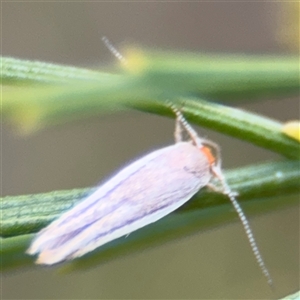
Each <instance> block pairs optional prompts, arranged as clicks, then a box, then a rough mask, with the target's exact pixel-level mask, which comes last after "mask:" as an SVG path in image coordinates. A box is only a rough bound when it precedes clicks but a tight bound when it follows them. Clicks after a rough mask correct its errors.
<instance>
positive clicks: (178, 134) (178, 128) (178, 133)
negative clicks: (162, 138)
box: [174, 116, 183, 143]
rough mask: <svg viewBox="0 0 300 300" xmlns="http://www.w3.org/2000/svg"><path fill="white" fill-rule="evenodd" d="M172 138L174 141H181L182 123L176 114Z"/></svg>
mask: <svg viewBox="0 0 300 300" xmlns="http://www.w3.org/2000/svg"><path fill="white" fill-rule="evenodd" d="M174 138H175V142H176V143H179V142H182V140H183V138H182V124H181V121H180V119H179V118H178V116H177V117H176V122H175V131H174Z"/></svg>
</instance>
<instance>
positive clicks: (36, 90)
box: [1, 49, 300, 270]
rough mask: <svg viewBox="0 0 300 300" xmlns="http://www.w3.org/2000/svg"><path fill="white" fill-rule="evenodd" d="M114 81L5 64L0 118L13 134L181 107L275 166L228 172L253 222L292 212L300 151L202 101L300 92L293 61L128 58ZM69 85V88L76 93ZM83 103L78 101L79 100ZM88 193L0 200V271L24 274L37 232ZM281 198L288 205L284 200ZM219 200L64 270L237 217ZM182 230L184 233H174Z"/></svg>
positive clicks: (190, 208) (202, 197)
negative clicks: (263, 153)
mask: <svg viewBox="0 0 300 300" xmlns="http://www.w3.org/2000/svg"><path fill="white" fill-rule="evenodd" d="M126 57H127V58H128V60H127V64H126V66H125V68H124V69H122V70H119V71H118V72H116V73H105V72H101V71H92V70H84V69H80V68H74V67H66V66H59V65H53V64H47V63H41V62H34V61H23V60H18V59H13V58H6V57H2V58H1V67H2V73H1V80H2V91H3V93H2V116H3V120H5V121H7V122H10V123H11V124H13V125H14V126H15V127H16V128H17V129H19V131H21V132H25V133H30V132H32V131H35V130H38V129H41V128H43V127H47V126H53V125H59V124H63V123H66V122H68V121H70V120H74V119H79V118H83V117H88V116H91V115H93V114H100V113H101V114H103V113H107V112H109V111H110V112H111V111H113V112H117V111H123V110H125V109H128V108H129V107H130V108H134V109H139V110H143V111H148V112H152V113H156V114H162V115H167V116H172V113H171V111H170V110H169V108H168V105H167V104H166V102H165V100H168V101H171V102H174V103H178V105H180V106H181V105H182V104H183V105H182V106H183V107H182V111H183V113H184V115H185V116H186V118H187V119H188V120H190V121H191V122H192V123H195V124H198V125H201V126H204V127H208V128H211V129H214V130H218V131H220V132H222V133H225V134H228V135H230V136H233V137H236V138H240V139H243V140H245V141H248V142H251V143H253V144H255V145H257V146H260V147H264V148H266V149H269V150H272V151H274V152H277V153H279V154H281V155H282V156H283V159H282V160H281V161H272V162H267V163H263V164H258V165H253V166H248V167H244V168H241V169H235V170H231V171H227V172H226V173H225V174H226V177H227V179H228V182H229V184H230V186H231V187H232V189H233V190H235V191H237V192H238V193H239V200H240V201H245V204H244V205H245V206H247V207H248V209H247V212H249V211H250V213H253V214H257V213H262V212H264V211H269V210H274V209H278V208H282V207H284V206H288V205H292V204H293V203H295V201H296V200H295V197H289V196H292V195H294V194H296V193H299V190H300V187H299V180H300V168H299V164H300V161H299V156H300V151H299V145H300V144H299V142H298V141H296V140H293V139H290V138H289V137H287V136H286V135H285V134H283V133H282V124H281V123H280V122H277V121H274V120H270V119H267V118H265V117H263V116H258V115H255V114H252V113H250V112H245V111H242V110H239V109H236V108H232V107H230V106H228V105H221V104H217V103H215V102H210V101H207V100H204V99H217V100H218V101H222V102H223V103H225V102H226V103H235V102H236V101H238V100H240V99H243V98H247V99H250V98H252V99H262V98H264V97H279V96H284V95H288V94H296V93H298V92H299V58H298V57H284V56H260V57H257V56H246V55H244V56H237V55H206V54H205V55H204V54H183V53H173V52H172V53H166V52H151V51H139V50H136V49H131V50H130V51H129V54H128V55H127V56H126ZM74 86H75V87H74ZM83 99H84V100H83ZM89 192H90V189H89V188H88V189H84V190H71V191H55V192H51V193H47V194H36V195H25V196H16V197H12V196H7V197H4V198H2V199H1V216H2V218H1V257H2V269H3V270H6V269H12V268H13V269H16V268H18V267H21V266H29V265H31V264H32V261H33V259H32V258H31V257H29V256H27V255H25V250H26V248H27V247H28V245H29V243H30V240H31V238H32V236H33V234H34V233H35V232H37V231H38V230H40V229H41V228H43V227H44V226H46V225H47V224H49V223H50V222H51V221H52V220H53V219H54V218H55V217H57V216H58V215H60V214H61V213H62V212H63V211H65V210H67V209H68V208H69V207H71V206H72V205H74V204H75V203H76V202H78V201H80V200H81V199H82V198H83V197H84V196H85V195H86V194H87V193H89ZM283 197H284V201H283V200H282V199H283ZM228 202H229V201H228V200H227V199H226V197H224V196H223V195H219V194H216V193H212V192H209V191H207V190H204V191H202V190H201V193H198V195H196V196H195V197H194V199H193V201H190V202H189V203H187V205H185V206H184V207H183V208H182V209H180V210H178V211H177V212H176V213H174V214H171V215H170V216H168V217H166V218H164V219H163V220H161V221H159V222H157V223H155V224H152V225H150V226H147V227H145V228H143V229H142V230H139V231H137V232H136V233H135V234H132V235H130V236H129V237H128V238H127V239H118V240H116V241H113V242H111V243H109V244H107V245H104V246H103V247H101V249H99V251H95V252H93V253H92V254H91V255H87V256H85V257H83V258H82V259H79V260H76V261H74V262H73V263H72V264H69V265H67V266H65V267H66V268H82V267H83V268H86V267H88V266H90V265H93V264H95V261H97V262H103V261H107V260H110V259H114V258H116V257H118V256H122V255H125V254H129V253H132V252H134V251H138V250H140V249H141V248H146V247H149V246H153V245H156V244H159V243H163V242H166V241H167V240H171V239H174V238H178V237H181V236H185V235H187V234H191V233H193V232H196V231H198V230H200V229H205V228H208V227H212V226H216V225H218V224H224V223H225V222H228V221H230V220H232V219H233V218H235V217H236V215H235V213H234V212H232V211H231V206H230V204H229V203H228ZM179 228H180V230H179Z"/></svg>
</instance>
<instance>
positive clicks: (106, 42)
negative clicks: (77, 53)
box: [102, 36, 127, 64]
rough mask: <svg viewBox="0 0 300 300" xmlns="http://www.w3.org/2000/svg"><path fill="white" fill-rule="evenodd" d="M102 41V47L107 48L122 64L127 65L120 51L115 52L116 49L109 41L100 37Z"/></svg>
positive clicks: (104, 37)
mask: <svg viewBox="0 0 300 300" xmlns="http://www.w3.org/2000/svg"><path fill="white" fill-rule="evenodd" d="M102 41H103V43H104V45H105V46H106V47H107V49H108V50H109V51H110V52H111V53H112V54H113V55H114V56H115V57H116V58H117V59H118V60H119V61H120V62H122V63H124V64H127V60H126V59H125V57H124V56H123V55H122V54H121V52H120V51H118V50H117V48H116V47H115V46H114V45H113V44H112V43H111V42H110V41H109V39H108V38H107V37H106V36H103V37H102Z"/></svg>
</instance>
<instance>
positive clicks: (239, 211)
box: [213, 167, 273, 289]
mask: <svg viewBox="0 0 300 300" xmlns="http://www.w3.org/2000/svg"><path fill="white" fill-rule="evenodd" d="M213 171H214V173H215V174H216V176H217V177H218V179H219V180H220V181H221V183H222V185H223V192H224V194H226V195H227V196H228V198H229V200H230V202H231V203H232V205H233V207H234V209H235V211H236V212H237V214H238V216H239V219H240V221H241V222H242V225H243V227H244V231H245V233H246V235H247V238H248V241H249V243H250V247H251V249H252V252H253V254H254V256H255V259H256V261H257V263H258V265H259V267H260V269H261V271H262V273H263V274H264V276H265V277H266V278H267V281H268V284H269V286H270V287H271V288H272V289H273V280H272V278H271V275H270V273H269V271H268V269H267V267H266V265H265V262H264V260H263V258H262V255H261V253H260V251H259V249H258V246H257V243H256V241H255V238H254V234H253V231H252V229H251V227H250V224H249V221H248V219H247V218H246V215H245V214H244V212H243V210H242V208H241V206H240V204H239V203H238V201H237V200H236V198H235V195H236V193H234V192H233V191H232V190H231V189H230V187H229V186H228V184H227V182H226V180H225V178H224V176H223V174H222V172H220V168H218V167H217V169H216V168H214V170H213Z"/></svg>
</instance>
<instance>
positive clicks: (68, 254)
mask: <svg viewBox="0 0 300 300" xmlns="http://www.w3.org/2000/svg"><path fill="white" fill-rule="evenodd" d="M172 109H173V110H174V112H175V113H176V116H177V119H176V128H175V141H176V143H175V144H174V145H171V146H168V147H165V148H162V149H159V150H156V151H154V152H151V153H149V154H148V155H146V156H144V157H142V158H140V159H138V160H137V161H135V162H133V163H132V164H130V165H129V166H127V167H125V168H124V169H123V170H121V171H120V172H119V173H117V174H116V175H115V176H114V177H112V178H111V179H110V180H108V181H107V182H106V183H105V184H103V185H102V186H100V187H99V188H98V189H97V190H96V191H95V192H94V193H92V194H91V195H90V196H88V197H87V198H86V199H84V200H83V201H82V202H81V203H79V204H78V205H76V206H75V207H73V208H72V209H70V210H69V211H67V212H65V213H64V214H62V215H61V216H60V217H59V218H58V219H57V220H55V221H53V222H52V223H51V224H50V225H48V226H47V227H46V228H44V229H43V230H41V231H40V232H39V233H38V234H37V236H36V237H35V239H34V240H33V242H32V244H31V246H30V248H29V249H28V250H27V253H29V254H37V255H38V258H37V261H36V262H37V263H38V264H45V265H52V264H55V263H59V262H62V261H65V260H71V259H74V258H76V257H80V256H82V255H84V254H86V253H88V252H90V251H92V250H94V249H95V248H97V247H100V246H101V245H103V244H105V243H108V242H109V241H112V240H114V239H117V238H119V237H122V236H126V235H128V234H129V233H131V232H133V231H135V230H137V229H139V228H142V227H144V226H146V225H148V224H150V223H153V222H156V221H157V220H159V219H161V218H163V217H164V216H166V215H168V214H169V213H171V212H172V211H174V210H175V209H177V208H178V207H180V206H181V205H183V204H184V203H185V202H187V201H188V200H189V199H191V197H192V196H193V195H195V194H196V193H197V192H198V191H199V190H200V189H201V188H203V187H204V186H210V187H212V188H214V189H217V188H216V187H214V186H213V185H212V183H211V181H212V179H214V178H216V179H218V180H219V181H220V183H221V185H222V189H221V191H220V190H219V191H220V192H222V193H223V194H226V195H227V196H228V198H229V199H230V201H231V202H232V204H233V206H234V208H235V210H236V211H237V213H238V216H239V218H240V220H241V222H242V224H243V226H244V229H245V231H246V234H247V237H248V240H249V242H250V245H251V248H252V250H253V253H254V255H255V258H256V260H257V262H258V264H259V266H260V268H261V270H262V272H263V273H264V275H265V276H266V277H267V279H268V282H269V284H270V285H271V283H272V280H271V277H270V275H269V272H268V270H267V268H266V266H265V264H264V262H263V259H262V257H261V255H260V252H259V250H258V247H257V245H256V242H255V240H254V237H253V234H252V231H251V228H250V226H249V223H248V221H247V219H246V217H245V215H244V213H243V211H242V209H241V207H240V206H239V204H238V202H237V201H236V199H235V194H234V193H233V192H232V191H231V190H230V188H229V187H228V185H227V183H226V181H225V179H224V176H223V173H222V171H221V159H220V150H219V147H218V146H217V145H216V144H215V143H213V142H211V141H209V140H205V139H202V138H200V137H198V135H197V133H196V132H195V131H194V129H193V128H192V127H191V126H190V125H189V124H188V123H187V121H186V120H185V119H184V117H183V116H182V114H181V112H180V111H178V110H177V109H175V108H173V107H172ZM182 130H185V131H186V132H187V134H188V135H189V138H190V140H188V141H183V138H182Z"/></svg>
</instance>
